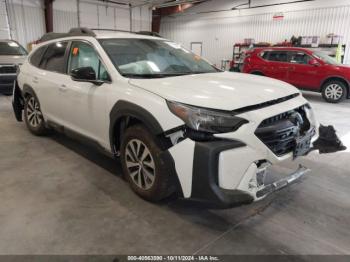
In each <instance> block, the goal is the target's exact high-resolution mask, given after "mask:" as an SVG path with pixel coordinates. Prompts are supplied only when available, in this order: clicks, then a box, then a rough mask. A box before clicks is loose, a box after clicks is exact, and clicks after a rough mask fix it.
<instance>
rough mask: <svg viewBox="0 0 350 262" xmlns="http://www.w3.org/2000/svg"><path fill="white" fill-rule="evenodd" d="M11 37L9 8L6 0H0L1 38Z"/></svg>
mask: <svg viewBox="0 0 350 262" xmlns="http://www.w3.org/2000/svg"><path fill="white" fill-rule="evenodd" d="M8 38H10V28H9V24H8V18H7V8H6V2H5V0H0V39H8Z"/></svg>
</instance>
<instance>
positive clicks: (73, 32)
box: [38, 27, 96, 43]
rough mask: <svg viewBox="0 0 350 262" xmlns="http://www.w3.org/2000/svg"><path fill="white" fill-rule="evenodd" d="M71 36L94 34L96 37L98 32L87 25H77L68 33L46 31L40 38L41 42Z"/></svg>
mask: <svg viewBox="0 0 350 262" xmlns="http://www.w3.org/2000/svg"><path fill="white" fill-rule="evenodd" d="M70 36H92V37H95V36H96V34H95V33H94V32H93V31H92V30H91V29H89V28H85V27H75V28H72V29H70V30H69V32H68V33H52V32H50V33H46V34H44V35H43V36H42V37H41V38H40V39H39V41H38V42H39V43H42V42H46V41H50V40H54V39H58V38H63V37H70Z"/></svg>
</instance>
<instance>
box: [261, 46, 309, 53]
mask: <svg viewBox="0 0 350 262" xmlns="http://www.w3.org/2000/svg"><path fill="white" fill-rule="evenodd" d="M255 50H258V51H265V50H266V51H268V50H272V51H303V52H307V53H312V52H313V51H312V50H310V49H308V48H303V47H276V46H270V47H259V48H255Z"/></svg>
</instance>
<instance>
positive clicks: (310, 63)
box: [308, 59, 321, 66]
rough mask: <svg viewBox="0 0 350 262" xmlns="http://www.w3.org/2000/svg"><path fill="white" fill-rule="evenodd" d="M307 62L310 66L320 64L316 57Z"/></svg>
mask: <svg viewBox="0 0 350 262" xmlns="http://www.w3.org/2000/svg"><path fill="white" fill-rule="evenodd" d="M308 64H309V65H311V66H320V65H321V64H320V63H319V62H318V61H317V60H316V59H310V60H309V62H308Z"/></svg>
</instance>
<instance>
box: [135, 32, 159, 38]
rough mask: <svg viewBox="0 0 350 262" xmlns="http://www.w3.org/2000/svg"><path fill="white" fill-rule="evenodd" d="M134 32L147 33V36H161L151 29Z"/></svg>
mask: <svg viewBox="0 0 350 262" xmlns="http://www.w3.org/2000/svg"><path fill="white" fill-rule="evenodd" d="M135 33H136V34H138V35H149V36H155V37H161V35H160V34H158V33H157V32H151V31H139V32H135Z"/></svg>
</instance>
